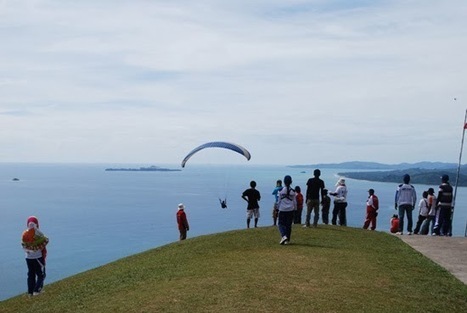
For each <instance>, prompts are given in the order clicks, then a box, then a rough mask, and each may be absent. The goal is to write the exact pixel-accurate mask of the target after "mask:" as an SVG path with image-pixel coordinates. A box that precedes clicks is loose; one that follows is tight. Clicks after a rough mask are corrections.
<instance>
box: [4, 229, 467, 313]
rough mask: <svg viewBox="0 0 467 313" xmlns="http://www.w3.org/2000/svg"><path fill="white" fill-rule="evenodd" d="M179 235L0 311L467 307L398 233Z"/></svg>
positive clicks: (466, 292)
mask: <svg viewBox="0 0 467 313" xmlns="http://www.w3.org/2000/svg"><path fill="white" fill-rule="evenodd" d="M279 239H280V236H279V233H278V231H277V229H276V228H274V227H266V228H257V229H249V230H240V231H231V232H226V233H221V234H215V235H209V236H201V237H197V238H192V239H188V240H186V241H184V242H175V243H173V244H170V245H166V246H163V247H160V248H157V249H153V250H149V251H147V252H144V253H140V254H137V255H134V256H131V257H127V258H124V259H121V260H118V261H116V262H113V263H110V264H108V265H105V266H102V267H99V268H96V269H94V270H90V271H87V272H84V273H81V274H78V275H75V276H73V277H70V278H67V279H64V280H61V281H59V282H56V283H53V284H50V285H46V286H45V292H44V293H43V294H42V295H40V296H37V297H33V298H28V297H26V296H25V295H21V296H18V297H14V298H11V299H8V300H5V301H3V302H0V312H5V313H6V312H22V313H25V312H35V313H36V312H41V313H43V312H60V313H63V312H99V313H101V312H102V313H105V312H391V313H394V312H411V313H412V312H467V286H466V285H464V284H463V283H462V282H460V281H459V280H457V279H456V278H455V277H454V276H452V275H451V274H450V273H448V272H447V271H446V270H444V269H443V268H441V267H440V266H438V265H437V264H435V263H433V262H432V261H431V260H429V259H427V258H426V257H424V256H423V255H421V254H420V253H418V252H416V251H415V250H413V249H412V248H411V247H410V246H408V245H406V244H405V243H403V242H402V241H401V240H400V239H399V238H397V237H395V236H392V235H389V234H386V233H380V232H370V231H364V230H361V229H354V228H347V227H336V226H334V227H333V226H327V227H324V226H322V227H319V228H317V229H313V228H307V229H304V228H302V227H295V228H294V230H293V233H292V244H291V245H287V246H281V245H279Z"/></svg>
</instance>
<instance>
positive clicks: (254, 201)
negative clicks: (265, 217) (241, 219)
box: [242, 180, 261, 228]
mask: <svg viewBox="0 0 467 313" xmlns="http://www.w3.org/2000/svg"><path fill="white" fill-rule="evenodd" d="M242 198H243V200H245V201H246V202H248V206H247V208H246V211H247V213H246V227H247V228H250V221H251V218H252V217H253V216H254V217H255V228H256V227H258V219H259V203H258V201H260V200H261V194H260V193H259V191H258V190H256V182H255V181H254V180H252V181H251V182H250V188H249V189H247V190H245V191H244V192H243V193H242Z"/></svg>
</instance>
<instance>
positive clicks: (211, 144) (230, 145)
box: [182, 141, 251, 167]
mask: <svg viewBox="0 0 467 313" xmlns="http://www.w3.org/2000/svg"><path fill="white" fill-rule="evenodd" d="M206 148H222V149H229V150H232V151H235V152H237V153H240V154H241V155H243V156H244V157H245V158H246V159H247V160H250V158H251V154H250V152H248V150H247V149H245V148H243V147H242V146H240V145H237V144H235V143H230V142H225V141H213V142H208V143H205V144H202V145H201V146H198V147H196V148H194V149H193V150H192V151H191V152H190V153H188V155H187V156H186V157H185V158H184V159H183V161H182V167H185V164H186V162H187V161H188V160H189V159H190V158H191V157H192V156H193V155H194V154H196V153H197V152H198V151H201V150H203V149H206Z"/></svg>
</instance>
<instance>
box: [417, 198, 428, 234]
mask: <svg viewBox="0 0 467 313" xmlns="http://www.w3.org/2000/svg"><path fill="white" fill-rule="evenodd" d="M422 197H423V199H421V200H420V202H419V204H418V221H417V225H416V226H415V229H414V230H413V233H414V234H415V235H418V233H419V232H420V227H422V223H423V221H424V220H426V219H427V218H428V212H429V210H430V209H429V205H428V199H427V198H428V191H424V192H423V194H422Z"/></svg>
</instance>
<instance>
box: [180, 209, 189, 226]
mask: <svg viewBox="0 0 467 313" xmlns="http://www.w3.org/2000/svg"><path fill="white" fill-rule="evenodd" d="M177 224H178V229H179V230H184V229H186V230H189V229H190V226H189V225H188V220H187V218H186V214H185V211H184V210H178V211H177Z"/></svg>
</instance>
